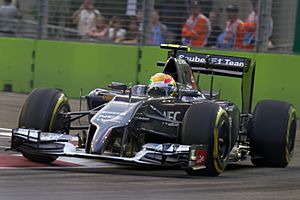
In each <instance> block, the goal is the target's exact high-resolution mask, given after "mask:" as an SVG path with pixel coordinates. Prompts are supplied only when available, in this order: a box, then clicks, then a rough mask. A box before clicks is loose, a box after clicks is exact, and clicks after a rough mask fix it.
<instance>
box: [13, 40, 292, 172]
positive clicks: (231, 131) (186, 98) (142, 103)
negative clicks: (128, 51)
mask: <svg viewBox="0 0 300 200" xmlns="http://www.w3.org/2000/svg"><path fill="white" fill-rule="evenodd" d="M161 48H164V49H169V53H168V60H167V61H166V62H158V66H163V73H164V74H167V75H170V76H171V77H172V78H173V79H174V80H175V81H176V84H177V89H176V91H175V93H174V94H173V95H172V96H170V95H166V93H164V92H162V93H159V92H158V91H157V90H149V86H148V85H135V86H133V87H128V86H127V85H125V84H122V83H116V82H113V83H112V84H111V85H110V88H111V89H95V90H94V91H92V92H90V94H89V95H87V96H86V99H87V104H88V107H89V110H88V111H77V112H71V111H70V105H69V103H68V99H67V97H66V96H65V95H64V94H63V93H62V92H61V91H59V90H55V89H46V88H39V89H35V90H33V91H32V92H31V93H30V95H29V96H28V98H27V100H26V102H25V103H24V105H23V107H22V111H21V114H20V118H19V128H16V129H13V131H12V140H11V147H12V149H13V150H16V151H19V152H21V153H22V155H23V156H24V157H26V158H27V159H29V160H32V161H35V162H42V163H50V162H53V161H55V160H56V159H57V158H58V157H59V156H72V157H82V158H94V159H99V160H104V161H109V162H116V163H124V164H132V165H143V166H151V167H152V166H160V167H179V168H182V169H185V170H186V172H187V173H188V174H190V175H209V176H217V175H219V174H220V173H222V172H223V171H224V169H225V168H226V165H227V163H228V162H229V161H231V162H237V161H241V160H244V159H247V158H250V159H251V161H252V163H253V164H254V165H256V166H269V167H286V166H287V165H288V164H289V162H290V161H291V159H292V155H293V152H294V144H295V136H296V112H295V109H294V107H293V106H292V105H291V104H289V103H287V102H282V101H277V100H263V101H260V102H258V103H257V105H256V107H255V109H254V112H253V113H252V112H251V105H252V94H253V82H254V72H255V62H252V63H251V60H250V59H248V58H241V57H232V56H223V55H207V54H201V53H192V52H189V48H188V47H186V46H179V45H161ZM193 72H194V74H193ZM201 73H205V74H211V77H212V79H211V83H213V77H214V76H216V75H217V76H228V77H234V78H241V79H242V87H241V88H242V107H241V111H240V110H239V108H238V107H237V105H236V104H234V103H232V102H230V101H226V100H220V99H219V97H218V94H216V93H215V92H213V91H212V87H211V89H210V91H208V92H202V91H200V90H199V89H198V88H197V82H198V80H199V74H201ZM194 75H198V78H197V80H196V81H195V77H194ZM153 91H154V92H153ZM84 116H88V118H89V125H88V126H74V123H73V122H74V121H75V120H78V119H79V118H81V117H84ZM70 130H87V134H86V137H84V134H82V135H83V136H82V137H80V144H81V145H79V146H75V145H74V144H73V143H72V142H71V140H72V138H73V136H71V135H69V132H70Z"/></svg>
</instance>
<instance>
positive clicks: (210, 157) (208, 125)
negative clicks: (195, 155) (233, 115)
mask: <svg viewBox="0 0 300 200" xmlns="http://www.w3.org/2000/svg"><path fill="white" fill-rule="evenodd" d="M182 123H183V124H182V131H181V141H182V143H183V144H188V145H193V144H195V145H197V144H203V145H207V156H206V162H205V167H206V168H205V169H201V170H194V169H193V168H191V167H190V168H188V169H187V170H186V172H187V173H188V174H190V175H206V176H218V175H219V174H221V173H222V172H223V171H224V170H225V168H226V165H227V163H228V158H229V153H230V146H231V144H230V141H231V133H230V125H229V119H228V116H227V112H226V111H225V110H224V109H223V108H221V107H220V106H219V105H218V104H215V103H209V102H207V103H201V104H194V105H192V106H191V107H190V108H189V109H188V110H187V112H186V114H185V116H184V118H183V122H182Z"/></svg>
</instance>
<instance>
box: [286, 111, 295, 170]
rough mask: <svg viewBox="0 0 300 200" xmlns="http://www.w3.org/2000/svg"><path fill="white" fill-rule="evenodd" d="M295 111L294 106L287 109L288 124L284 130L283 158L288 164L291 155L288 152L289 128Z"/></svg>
mask: <svg viewBox="0 0 300 200" xmlns="http://www.w3.org/2000/svg"><path fill="white" fill-rule="evenodd" d="M295 113H296V110H295V108H292V109H291V110H290V111H289V120H288V125H287V130H286V138H285V160H286V162H287V164H289V162H290V161H291V159H292V158H291V157H292V155H291V154H290V152H289V146H288V144H289V137H290V130H291V123H292V120H293V116H294V114H295Z"/></svg>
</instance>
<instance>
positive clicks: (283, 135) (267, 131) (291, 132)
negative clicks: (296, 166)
mask: <svg viewBox="0 0 300 200" xmlns="http://www.w3.org/2000/svg"><path fill="white" fill-rule="evenodd" d="M296 128H297V118H296V111H295V109H294V107H293V106H292V105H291V104H289V103H287V102H283V101H275V100H263V101H260V102H258V103H257V105H256V107H255V110H254V114H253V118H252V125H251V131H250V133H249V138H250V152H251V156H252V163H253V164H254V165H256V166H265V167H286V166H287V165H288V164H289V163H290V161H291V159H292V156H293V153H294V147H295V138H296Z"/></svg>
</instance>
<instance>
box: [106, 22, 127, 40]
mask: <svg viewBox="0 0 300 200" xmlns="http://www.w3.org/2000/svg"><path fill="white" fill-rule="evenodd" d="M109 26H110V28H109V29H108V39H109V40H111V41H113V42H122V41H123V40H124V39H125V35H126V30H125V29H123V28H122V25H121V20H120V18H119V17H117V16H114V17H113V18H112V20H111V21H110V23H109Z"/></svg>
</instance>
